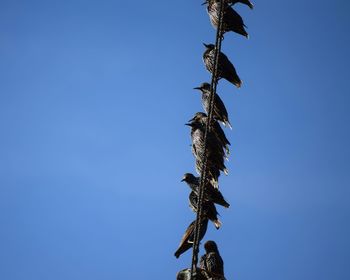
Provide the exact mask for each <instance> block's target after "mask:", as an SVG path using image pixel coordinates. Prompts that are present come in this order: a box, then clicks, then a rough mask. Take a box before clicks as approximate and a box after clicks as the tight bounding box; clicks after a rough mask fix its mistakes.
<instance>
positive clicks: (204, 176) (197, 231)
mask: <svg viewBox="0 0 350 280" xmlns="http://www.w3.org/2000/svg"><path fill="white" fill-rule="evenodd" d="M225 7H226V0H220V11H219V22H218V27H217V31H216V42H215V56H214V57H215V63H214V68H213V72H212V78H211V85H210V95H209V100H210V102H209V112H208V117H207V123H206V127H205V133H204V156H203V162H202V174H201V178H200V184H199V191H198V201H197V217H196V223H195V228H194V237H193V253H192V265H191V280H195V279H196V277H197V264H198V253H199V242H200V240H199V235H200V230H201V222H202V219H203V196H204V191H205V186H206V182H207V164H208V156H207V155H208V134H209V133H210V131H211V124H212V120H213V110H214V97H215V93H216V87H217V84H218V65H219V56H220V51H221V43H222V35H223V30H222V27H223V17H224V13H225Z"/></svg>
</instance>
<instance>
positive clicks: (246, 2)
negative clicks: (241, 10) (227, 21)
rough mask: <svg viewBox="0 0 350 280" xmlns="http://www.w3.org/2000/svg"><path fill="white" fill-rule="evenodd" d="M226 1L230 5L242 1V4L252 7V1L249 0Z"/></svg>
mask: <svg viewBox="0 0 350 280" xmlns="http://www.w3.org/2000/svg"><path fill="white" fill-rule="evenodd" d="M227 3H228V4H229V5H231V6H233V5H235V4H236V3H242V4H245V5H247V6H248V7H249V8H251V9H253V8H254V5H253V3H252V2H250V1H249V0H229V1H227Z"/></svg>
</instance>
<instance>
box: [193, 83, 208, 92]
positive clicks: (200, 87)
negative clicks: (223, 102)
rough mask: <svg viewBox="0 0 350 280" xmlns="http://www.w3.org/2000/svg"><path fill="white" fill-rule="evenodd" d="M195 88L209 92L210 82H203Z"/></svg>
mask: <svg viewBox="0 0 350 280" xmlns="http://www.w3.org/2000/svg"><path fill="white" fill-rule="evenodd" d="M193 89H198V90H200V91H201V92H203V93H204V92H208V91H210V84H209V83H202V84H201V85H200V86H199V87H195V88H193Z"/></svg>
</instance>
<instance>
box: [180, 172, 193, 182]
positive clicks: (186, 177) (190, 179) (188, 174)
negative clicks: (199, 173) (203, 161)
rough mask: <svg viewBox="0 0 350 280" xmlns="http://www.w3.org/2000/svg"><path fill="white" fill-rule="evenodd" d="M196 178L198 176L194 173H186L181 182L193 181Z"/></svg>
mask: <svg viewBox="0 0 350 280" xmlns="http://www.w3.org/2000/svg"><path fill="white" fill-rule="evenodd" d="M195 180H196V177H195V176H194V175H193V174H192V173H185V174H184V176H183V177H182V180H181V182H186V183H191V182H193V181H195Z"/></svg>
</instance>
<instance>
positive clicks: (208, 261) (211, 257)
mask: <svg viewBox="0 0 350 280" xmlns="http://www.w3.org/2000/svg"><path fill="white" fill-rule="evenodd" d="M204 249H205V252H206V253H205V254H204V255H203V256H202V257H201V260H200V265H199V267H200V268H201V269H203V270H205V271H206V272H208V274H209V275H210V276H211V277H215V279H216V277H219V278H220V277H221V278H222V277H224V262H223V260H222V258H221V256H220V253H219V250H218V246H217V245H216V243H215V242H214V241H211V240H210V241H207V242H206V243H205V244H204Z"/></svg>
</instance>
